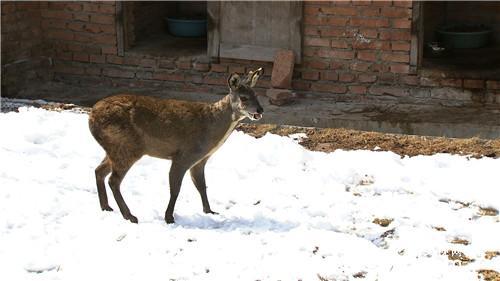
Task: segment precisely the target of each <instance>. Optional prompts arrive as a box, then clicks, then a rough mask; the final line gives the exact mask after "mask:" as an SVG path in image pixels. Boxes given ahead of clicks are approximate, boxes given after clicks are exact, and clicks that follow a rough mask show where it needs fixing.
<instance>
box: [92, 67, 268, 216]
mask: <svg viewBox="0 0 500 281" xmlns="http://www.w3.org/2000/svg"><path fill="white" fill-rule="evenodd" d="M261 73H262V71H261V70H258V71H257V72H250V73H249V77H248V78H247V80H246V81H244V82H241V81H240V79H239V76H237V75H235V74H233V75H232V76H231V77H230V78H229V80H228V83H229V86H230V94H229V95H227V96H225V97H224V98H222V99H221V100H220V101H218V102H216V103H213V104H206V103H199V102H187V101H178V100H168V99H159V98H154V97H147V96H135V95H129V94H123V95H118V96H112V97H108V98H105V99H103V100H101V101H99V102H97V103H96V104H95V105H94V107H93V108H92V111H91V113H90V115H89V128H90V131H91V133H92V135H93V136H94V138H95V139H96V140H97V142H98V143H99V144H100V145H101V146H102V147H103V148H104V150H105V151H106V157H105V158H104V160H103V161H102V162H101V164H100V165H99V166H98V167H97V168H96V170H95V174H96V183H97V191H98V195H99V202H100V205H101V209H102V210H106V211H111V210H112V209H111V208H110V207H109V204H108V199H107V194H106V189H105V184H104V179H105V177H106V176H107V175H108V174H109V173H111V176H110V178H109V181H108V183H109V186H110V188H111V191H112V192H113V196H114V198H115V200H116V202H117V204H118V206H119V208H120V211H121V213H122V215H123V217H124V218H125V219H127V220H130V221H131V222H134V223H136V222H137V218H136V217H135V216H133V215H132V214H131V213H130V210H129V208H128V206H127V205H126V203H125V201H124V200H123V197H122V195H121V192H120V183H121V181H122V180H123V178H124V176H125V175H126V173H127V171H128V170H129V169H130V167H131V166H132V165H133V164H134V163H135V162H136V161H137V160H139V159H140V158H141V157H142V156H143V155H150V156H153V157H158V158H162V159H170V160H172V166H171V168H170V173H169V181H170V201H169V204H168V208H167V210H166V212H165V221H166V222H167V223H173V222H174V217H173V212H174V207H175V202H176V199H177V196H178V194H179V191H180V187H181V183H182V179H183V177H184V174H185V173H186V171H187V170H190V173H191V178H192V180H193V183H194V184H195V186H196V188H197V189H198V191H199V193H200V196H201V199H202V205H203V211H204V212H205V213H212V214H213V213H214V212H213V211H212V210H211V209H210V204H209V202H208V197H207V193H206V183H205V175H204V168H205V164H206V162H207V160H208V158H209V157H210V156H211V155H212V154H213V153H214V152H215V151H216V150H217V149H218V148H219V147H220V146H221V145H222V144H223V143H224V141H225V140H226V139H227V138H228V137H229V135H230V134H231V132H232V131H233V130H234V128H235V127H236V125H237V124H238V122H239V121H240V120H242V119H243V118H245V116H249V114H256V113H254V110H256V112H257V113H259V114H260V113H261V112H262V108H261V107H260V104H258V101H257V99H256V97H255V93H254V92H253V90H252V89H251V87H252V86H253V85H255V81H256V79H257V78H258V75H260V74H261ZM254 76H256V77H254ZM252 78H254V83H251V82H249V81H252ZM231 79H232V80H231ZM249 83H251V84H249ZM240 95H246V96H247V99H246V100H248V101H247V102H246V103H244V102H242V100H240ZM248 97H249V98H248ZM249 109H252V111H248V110H249ZM259 111H260V112H259ZM251 116H253V115H251Z"/></svg>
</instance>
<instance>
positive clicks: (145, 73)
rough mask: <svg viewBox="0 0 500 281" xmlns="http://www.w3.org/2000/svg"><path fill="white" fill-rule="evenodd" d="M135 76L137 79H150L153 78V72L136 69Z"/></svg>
mask: <svg viewBox="0 0 500 281" xmlns="http://www.w3.org/2000/svg"><path fill="white" fill-rule="evenodd" d="M135 77H137V78H138V79H145V80H151V79H153V72H151V71H137V72H136V73H135Z"/></svg>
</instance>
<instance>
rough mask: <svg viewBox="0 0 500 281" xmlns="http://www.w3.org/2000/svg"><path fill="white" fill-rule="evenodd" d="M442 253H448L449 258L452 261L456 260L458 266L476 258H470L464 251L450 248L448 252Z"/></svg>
mask: <svg viewBox="0 0 500 281" xmlns="http://www.w3.org/2000/svg"><path fill="white" fill-rule="evenodd" d="M441 254H442V255H447V256H448V259H449V260H451V261H455V265H457V266H458V265H467V264H469V263H471V262H473V261H474V259H472V258H469V257H468V256H466V255H465V254H464V253H462V252H460V251H452V250H448V251H446V252H442V253H441Z"/></svg>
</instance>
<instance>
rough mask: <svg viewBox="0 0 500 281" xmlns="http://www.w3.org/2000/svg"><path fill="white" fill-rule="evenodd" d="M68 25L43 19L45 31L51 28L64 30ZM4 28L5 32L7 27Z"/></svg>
mask: <svg viewBox="0 0 500 281" xmlns="http://www.w3.org/2000/svg"><path fill="white" fill-rule="evenodd" d="M2 23H3V22H2ZM67 23H68V22H67V21H65V20H57V19H43V20H42V23H41V24H42V28H43V29H49V28H56V29H64V28H66V25H67ZM2 27H3V30H5V26H2Z"/></svg>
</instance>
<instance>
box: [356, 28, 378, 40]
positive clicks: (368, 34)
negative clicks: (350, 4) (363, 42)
mask: <svg viewBox="0 0 500 281" xmlns="http://www.w3.org/2000/svg"><path fill="white" fill-rule="evenodd" d="M359 34H360V35H362V36H363V37H365V38H368V39H373V38H377V37H378V29H367V28H360V29H359Z"/></svg>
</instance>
